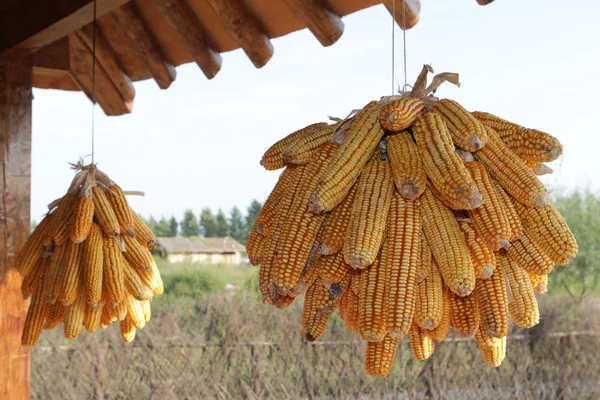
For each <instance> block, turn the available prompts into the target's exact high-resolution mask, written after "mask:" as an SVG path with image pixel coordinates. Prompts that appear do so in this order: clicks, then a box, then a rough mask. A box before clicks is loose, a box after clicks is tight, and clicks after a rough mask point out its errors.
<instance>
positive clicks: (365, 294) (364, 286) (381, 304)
mask: <svg viewBox="0 0 600 400" xmlns="http://www.w3.org/2000/svg"><path fill="white" fill-rule="evenodd" d="M387 246H388V243H387V241H386V242H385V243H384V245H383V247H382V249H381V251H380V252H379V254H378V255H377V258H376V260H375V262H374V263H373V264H371V265H370V266H369V267H367V268H365V269H363V270H362V271H361V272H360V295H359V300H358V304H359V305H358V307H359V309H358V327H359V331H360V336H361V337H362V338H363V339H364V340H366V341H368V342H381V341H382V340H383V338H384V337H385V334H386V315H385V270H386V264H387V256H388V249H387Z"/></svg>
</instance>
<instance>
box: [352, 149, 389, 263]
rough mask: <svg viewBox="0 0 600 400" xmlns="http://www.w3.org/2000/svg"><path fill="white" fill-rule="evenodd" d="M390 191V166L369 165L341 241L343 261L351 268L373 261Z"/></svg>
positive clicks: (383, 228)
mask: <svg viewBox="0 0 600 400" xmlns="http://www.w3.org/2000/svg"><path fill="white" fill-rule="evenodd" d="M393 192H394V183H393V178H392V171H391V170H390V166H389V164H387V163H386V162H384V161H379V160H373V161H371V162H369V163H368V164H367V166H366V167H365V170H364V171H363V173H362V174H361V176H360V179H359V181H358V187H357V189H356V198H355V199H354V204H353V206H352V213H351V214H350V221H349V226H348V229H347V230H346V238H345V241H344V249H343V251H344V258H345V259H346V262H347V263H348V264H350V265H351V266H352V267H353V268H365V267H367V266H369V265H371V264H372V263H373V261H374V260H375V257H376V256H377V253H378V252H379V249H380V247H381V244H382V243H383V239H384V231H385V227H386V221H387V214H388V211H389V208H390V202H391V199H392V193H393Z"/></svg>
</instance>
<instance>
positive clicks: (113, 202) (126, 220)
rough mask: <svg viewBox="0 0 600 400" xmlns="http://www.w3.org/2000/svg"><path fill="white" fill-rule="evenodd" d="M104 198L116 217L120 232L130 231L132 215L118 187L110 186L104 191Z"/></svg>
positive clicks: (123, 194)
mask: <svg viewBox="0 0 600 400" xmlns="http://www.w3.org/2000/svg"><path fill="white" fill-rule="evenodd" d="M106 197H107V198H108V202H109V203H110V206H111V208H112V210H113V211H114V212H115V215H116V216H117V221H118V222H119V228H120V229H121V232H127V231H131V230H132V229H133V215H132V212H131V208H129V204H128V203H127V199H126V198H125V192H123V189H121V187H120V186H119V185H116V184H115V185H112V186H110V187H109V188H108V189H106Z"/></svg>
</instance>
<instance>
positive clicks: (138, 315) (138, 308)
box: [125, 293, 146, 329]
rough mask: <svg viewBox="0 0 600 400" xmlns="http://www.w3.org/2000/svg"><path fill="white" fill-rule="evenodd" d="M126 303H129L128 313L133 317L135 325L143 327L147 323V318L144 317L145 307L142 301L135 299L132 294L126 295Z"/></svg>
mask: <svg viewBox="0 0 600 400" xmlns="http://www.w3.org/2000/svg"><path fill="white" fill-rule="evenodd" d="M125 304H127V315H128V316H130V317H131V321H132V322H133V325H134V326H135V327H136V328H137V329H141V328H143V327H144V325H146V318H145V317H144V309H143V308H142V303H140V302H139V301H138V300H136V299H134V298H133V296H132V295H131V294H129V293H128V294H127V295H126V296H125Z"/></svg>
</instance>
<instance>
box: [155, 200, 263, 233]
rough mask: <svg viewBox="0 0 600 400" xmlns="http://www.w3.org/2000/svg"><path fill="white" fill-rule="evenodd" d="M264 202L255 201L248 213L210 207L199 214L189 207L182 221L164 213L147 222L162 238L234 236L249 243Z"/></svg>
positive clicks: (234, 208) (247, 210)
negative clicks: (249, 236) (215, 210)
mask: <svg viewBox="0 0 600 400" xmlns="http://www.w3.org/2000/svg"><path fill="white" fill-rule="evenodd" d="M261 208H262V204H261V203H260V202H259V201H257V200H253V201H252V202H251V203H250V205H249V206H248V207H247V208H246V214H245V215H244V214H242V211H241V210H240V209H239V208H238V207H233V208H232V209H231V210H229V213H228V214H227V215H226V214H225V212H224V211H223V210H222V209H219V210H218V211H217V212H216V213H214V212H213V211H212V210H211V209H210V208H208V207H206V208H203V209H202V211H201V212H200V214H199V215H198V216H197V215H196V214H195V213H194V211H192V209H187V210H185V212H184V213H183V217H182V219H181V220H177V219H176V218H175V216H171V217H170V218H168V219H167V217H165V216H162V217H161V218H160V219H158V220H157V219H156V218H154V216H152V215H151V216H150V218H148V219H146V224H148V226H149V227H150V229H152V232H154V235H156V236H161V237H176V236H183V237H191V236H204V237H225V236H230V237H232V238H234V239H235V240H237V241H238V242H240V243H242V244H245V243H246V241H247V240H248V235H249V234H250V230H251V229H252V227H253V226H254V221H256V217H258V213H259V212H260V210H261Z"/></svg>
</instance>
